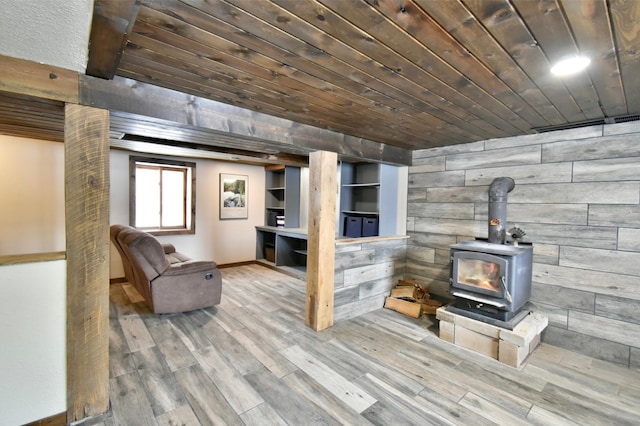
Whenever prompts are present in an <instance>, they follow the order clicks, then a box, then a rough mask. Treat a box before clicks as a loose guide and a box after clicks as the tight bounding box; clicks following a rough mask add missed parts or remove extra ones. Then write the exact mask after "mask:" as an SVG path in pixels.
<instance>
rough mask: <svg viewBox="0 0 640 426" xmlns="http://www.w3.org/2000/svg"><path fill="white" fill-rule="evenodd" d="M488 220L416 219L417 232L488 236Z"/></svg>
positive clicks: (415, 228) (415, 227) (415, 229)
mask: <svg viewBox="0 0 640 426" xmlns="http://www.w3.org/2000/svg"><path fill="white" fill-rule="evenodd" d="M487 228H488V227H487V222H486V221H480V220H456V219H436V218H421V217H417V218H415V221H414V231H415V232H427V233H431V234H437V233H443V234H450V235H475V236H478V237H485V238H486V236H487V232H488V229H487Z"/></svg>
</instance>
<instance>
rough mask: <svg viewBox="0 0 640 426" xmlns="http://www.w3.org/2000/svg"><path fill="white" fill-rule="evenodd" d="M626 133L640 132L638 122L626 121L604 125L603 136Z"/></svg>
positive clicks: (639, 123)
mask: <svg viewBox="0 0 640 426" xmlns="http://www.w3.org/2000/svg"><path fill="white" fill-rule="evenodd" d="M626 133H640V122H638V121H630V122H628V123H618V124H615V125H608V126H604V129H603V136H610V135H624V134H626Z"/></svg>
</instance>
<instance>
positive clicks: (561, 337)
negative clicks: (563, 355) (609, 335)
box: [543, 326, 629, 366]
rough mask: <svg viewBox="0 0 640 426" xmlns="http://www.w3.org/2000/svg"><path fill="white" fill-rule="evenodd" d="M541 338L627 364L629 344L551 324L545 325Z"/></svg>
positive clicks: (596, 356) (583, 352)
mask: <svg viewBox="0 0 640 426" xmlns="http://www.w3.org/2000/svg"><path fill="white" fill-rule="evenodd" d="M543 339H544V342H545V343H548V344H550V345H555V346H560V347H562V348H566V349H569V350H572V351H575V352H579V353H581V354H584V355H587V356H591V357H594V358H597V359H602V360H606V361H609V362H613V363H615V364H620V365H623V366H628V365H629V346H627V345H622V344H619V343H616V342H612V341H610V340H606V339H601V338H598V337H594V336H591V335H589V334H583V333H575V332H573V331H570V330H565V329H562V328H558V327H553V326H548V327H547V329H546V330H545V332H544V337H543Z"/></svg>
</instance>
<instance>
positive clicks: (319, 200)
mask: <svg viewBox="0 0 640 426" xmlns="http://www.w3.org/2000/svg"><path fill="white" fill-rule="evenodd" d="M337 160H338V159H337V154H336V153H335V152H327V151H318V152H313V153H311V154H310V155H309V230H308V233H309V235H308V242H307V251H308V254H307V303H306V316H305V323H306V324H307V325H308V326H309V327H311V328H313V329H314V330H323V329H325V328H327V327H331V326H332V325H333V285H334V282H333V281H334V274H335V271H334V263H335V251H336V241H335V239H336V193H337V191H338V186H337Z"/></svg>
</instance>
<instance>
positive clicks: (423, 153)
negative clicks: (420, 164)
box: [413, 141, 484, 164]
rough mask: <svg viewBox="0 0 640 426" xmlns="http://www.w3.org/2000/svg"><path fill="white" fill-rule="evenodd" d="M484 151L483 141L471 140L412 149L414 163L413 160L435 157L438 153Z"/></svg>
mask: <svg viewBox="0 0 640 426" xmlns="http://www.w3.org/2000/svg"><path fill="white" fill-rule="evenodd" d="M481 151H484V141H481V142H471V143H465V144H458V145H450V146H441V147H436V148H431V149H417V150H415V151H413V158H414V164H416V162H415V160H418V161H419V160H420V159H423V158H429V157H437V156H440V155H451V154H459V153H463V152H481Z"/></svg>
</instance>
